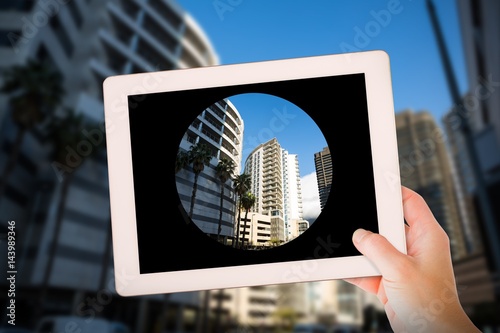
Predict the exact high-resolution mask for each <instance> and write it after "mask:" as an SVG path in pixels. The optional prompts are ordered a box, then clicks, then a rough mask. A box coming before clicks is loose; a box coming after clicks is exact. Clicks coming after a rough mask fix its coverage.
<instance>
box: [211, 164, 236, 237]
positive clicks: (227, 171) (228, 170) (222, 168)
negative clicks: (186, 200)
mask: <svg viewBox="0 0 500 333" xmlns="http://www.w3.org/2000/svg"><path fill="white" fill-rule="evenodd" d="M235 167H236V166H235V165H234V162H233V161H232V160H230V159H227V158H222V159H221V160H220V161H219V163H218V164H217V166H216V167H215V174H216V175H217V178H218V179H219V182H220V207H219V209H220V212H219V228H218V229H217V239H218V241H219V242H220V233H221V231H222V210H223V208H224V185H225V184H226V182H227V181H228V179H231V177H232V175H233V172H234V168H235Z"/></svg>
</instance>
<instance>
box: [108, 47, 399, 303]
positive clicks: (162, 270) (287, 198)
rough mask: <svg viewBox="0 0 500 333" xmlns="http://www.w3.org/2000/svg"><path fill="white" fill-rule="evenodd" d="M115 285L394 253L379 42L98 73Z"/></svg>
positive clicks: (352, 262) (166, 285)
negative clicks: (378, 250) (375, 246)
mask: <svg viewBox="0 0 500 333" xmlns="http://www.w3.org/2000/svg"><path fill="white" fill-rule="evenodd" d="M103 92H104V112H105V125H106V144H107V156H108V168H109V191H110V208H111V225H112V240H113V254H114V269H115V270H114V271H115V284H116V291H117V292H118V294H120V295H122V296H136V295H146V294H159V293H173V292H185V291H198V290H207V289H223V288H238V287H248V286H258V285H271V284H283V283H297V282H306V281H321V280H332V279H343V278H350V277H361V276H375V275H379V272H378V271H377V269H376V268H375V267H374V265H373V264H372V263H371V262H370V261H369V260H368V259H367V258H365V257H364V256H362V255H361V254H360V253H359V252H358V251H357V250H356V248H355V247H354V246H353V244H352V234H353V232H354V231H355V230H356V229H357V228H365V229H368V230H371V231H373V232H378V233H380V234H382V235H384V236H385V237H386V238H387V239H388V240H389V241H390V242H391V243H392V244H393V245H394V246H395V247H396V248H397V249H398V250H400V251H401V252H403V253H406V246H405V244H406V243H405V233H404V219H403V211H402V198H401V188H400V178H399V162H398V152H397V142H396V131H395V114H394V106H393V94H392V86H391V73H390V63H389V57H388V55H387V54H386V53H385V52H384V51H365V52H356V53H349V54H332V55H321V56H313V57H303V58H293V59H282V60H270V61H262V62H252V63H241V64H229V65H220V66H212V67H201V68H189V69H178V70H168V71H158V72H149V73H138V74H128V75H117V76H112V77H108V78H106V80H105V81H104V84H103Z"/></svg>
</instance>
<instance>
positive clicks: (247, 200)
mask: <svg viewBox="0 0 500 333" xmlns="http://www.w3.org/2000/svg"><path fill="white" fill-rule="evenodd" d="M256 199H257V198H256V197H255V195H253V194H252V193H251V192H247V193H245V194H244V195H243V196H242V197H241V207H242V208H243V209H244V210H245V222H244V223H243V236H242V239H243V241H242V242H241V246H242V247H244V246H245V235H246V230H247V217H248V212H249V211H250V209H251V208H252V207H253V205H254V204H255V200H256ZM248 241H250V237H248ZM247 245H248V243H247Z"/></svg>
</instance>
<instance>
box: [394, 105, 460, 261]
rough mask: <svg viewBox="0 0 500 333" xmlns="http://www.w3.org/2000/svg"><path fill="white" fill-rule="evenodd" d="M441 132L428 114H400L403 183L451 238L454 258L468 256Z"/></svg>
mask: <svg viewBox="0 0 500 333" xmlns="http://www.w3.org/2000/svg"><path fill="white" fill-rule="evenodd" d="M440 133H441V129H440V128H439V127H438V125H437V123H436V121H435V119H434V118H433V116H432V115H431V114H430V113H429V112H426V111H421V112H413V111H412V110H404V111H401V112H399V113H398V114H396V134H397V139H398V151H399V163H400V174H401V183H402V185H404V186H407V187H409V188H411V189H413V190H414V191H417V192H418V193H419V194H420V195H422V197H423V198H424V199H425V200H426V201H427V203H428V205H429V207H430V208H431V210H432V212H433V213H434V216H435V217H436V219H437V220H438V222H439V223H440V224H441V226H442V227H443V228H444V230H445V231H446V232H447V234H448V235H449V237H450V243H451V249H452V256H453V258H455V259H458V258H461V257H463V256H464V255H465V254H466V243H465V238H464V231H463V216H462V215H461V214H460V210H459V198H458V196H457V192H456V184H455V182H454V176H453V174H452V172H453V168H452V164H451V163H452V160H451V158H450V156H449V153H448V151H447V149H446V146H445V144H444V142H443V140H441V135H439V134H440Z"/></svg>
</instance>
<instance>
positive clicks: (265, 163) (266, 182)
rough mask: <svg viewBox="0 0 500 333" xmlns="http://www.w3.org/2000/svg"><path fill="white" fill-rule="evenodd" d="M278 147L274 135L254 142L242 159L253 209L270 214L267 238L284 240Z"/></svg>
mask: <svg viewBox="0 0 500 333" xmlns="http://www.w3.org/2000/svg"><path fill="white" fill-rule="evenodd" d="M283 168H284V167H283V158H282V148H281V146H280V144H279V143H278V140H277V139H276V138H273V139H271V140H269V141H267V142H265V143H263V144H260V145H259V146H257V147H256V148H255V149H254V150H253V151H252V152H251V153H250V155H249V156H248V158H247V160H246V162H245V173H246V174H248V175H250V179H251V188H250V192H252V193H253V194H254V195H255V197H256V200H255V205H254V208H253V209H254V211H255V212H257V213H260V214H263V215H268V216H270V217H271V240H272V241H273V240H274V241H276V242H279V243H283V242H285V239H286V238H285V216H284V215H285V210H284V208H285V195H284V193H283V181H284V179H283Z"/></svg>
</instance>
